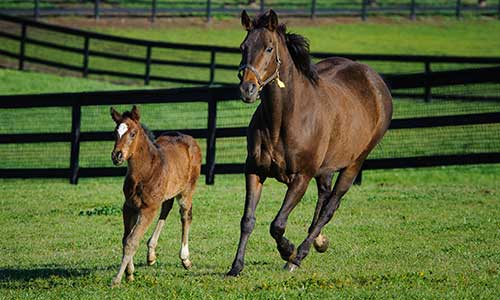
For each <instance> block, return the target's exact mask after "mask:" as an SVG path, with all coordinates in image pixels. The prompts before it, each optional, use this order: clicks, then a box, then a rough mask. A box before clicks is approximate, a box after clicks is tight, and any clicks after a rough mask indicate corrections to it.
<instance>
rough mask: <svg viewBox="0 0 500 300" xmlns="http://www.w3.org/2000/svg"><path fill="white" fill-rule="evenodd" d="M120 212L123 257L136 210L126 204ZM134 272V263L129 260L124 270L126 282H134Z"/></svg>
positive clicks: (136, 213) (134, 222) (135, 220)
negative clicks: (121, 216)
mask: <svg viewBox="0 0 500 300" xmlns="http://www.w3.org/2000/svg"><path fill="white" fill-rule="evenodd" d="M122 212H123V227H124V231H123V238H122V247H123V255H124V254H125V244H126V242H127V237H128V236H129V234H130V232H131V231H132V229H133V228H134V226H135V224H136V223H137V216H138V211H137V210H136V209H133V208H131V207H129V206H128V205H127V204H124V205H123V209H122ZM134 270H135V268H134V261H133V259H130V262H129V263H128V265H127V269H126V274H127V280H128V281H133V280H134Z"/></svg>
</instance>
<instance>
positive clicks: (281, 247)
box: [270, 174, 311, 261]
mask: <svg viewBox="0 0 500 300" xmlns="http://www.w3.org/2000/svg"><path fill="white" fill-rule="evenodd" d="M310 180H311V177H309V176H305V175H301V174H297V175H295V177H294V178H293V180H292V182H291V183H289V184H288V190H287V191H286V195H285V200H284V201H283V204H282V205H281V208H280V210H279V212H278V215H277V216H276V218H274V221H273V222H272V223H271V228H270V232H271V236H272V237H273V238H274V240H275V241H276V245H277V246H278V251H279V253H280V255H281V258H282V259H284V260H285V261H288V260H289V259H291V258H292V257H293V256H295V246H294V245H293V244H292V243H291V242H290V241H289V240H288V239H286V238H285V237H284V236H283V235H284V234H285V228H286V223H287V220H288V216H289V215H290V213H291V212H292V210H293V209H294V208H295V206H297V204H298V203H299V202H300V200H301V199H302V197H303V196H304V193H305V192H306V190H307V186H308V184H309V181H310Z"/></svg>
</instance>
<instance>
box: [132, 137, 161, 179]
mask: <svg viewBox="0 0 500 300" xmlns="http://www.w3.org/2000/svg"><path fill="white" fill-rule="evenodd" d="M140 135H141V137H140V138H141V139H143V141H139V142H140V144H139V145H138V147H137V148H136V151H135V152H134V154H133V155H132V157H131V158H130V159H129V160H128V174H129V176H131V177H132V178H134V179H135V180H137V181H142V180H148V179H150V178H151V176H152V175H153V174H154V171H155V169H156V168H155V167H156V166H155V164H158V163H159V162H160V163H161V162H162V160H161V158H160V151H159V150H158V148H157V147H156V146H155V145H154V144H153V142H152V141H150V140H149V138H148V137H147V135H146V133H145V132H143V131H140ZM137 137H139V134H138V136H137Z"/></svg>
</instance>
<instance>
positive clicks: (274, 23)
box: [266, 9, 278, 31]
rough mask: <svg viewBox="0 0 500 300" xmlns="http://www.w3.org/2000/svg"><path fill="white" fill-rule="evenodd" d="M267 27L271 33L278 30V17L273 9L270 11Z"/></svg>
mask: <svg viewBox="0 0 500 300" xmlns="http://www.w3.org/2000/svg"><path fill="white" fill-rule="evenodd" d="M266 27H267V29H269V30H270V31H275V30H276V28H278V15H277V14H276V13H275V12H274V10H272V9H270V10H269V15H268V17H267V26H266Z"/></svg>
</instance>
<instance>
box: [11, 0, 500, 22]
mask: <svg viewBox="0 0 500 300" xmlns="http://www.w3.org/2000/svg"><path fill="white" fill-rule="evenodd" d="M17 2H18V3H20V2H22V1H17ZM24 2H25V3H28V2H31V3H32V4H33V8H32V9H29V8H24V9H20V8H5V9H3V10H4V12H5V13H8V14H14V15H23V16H28V15H31V16H33V17H34V18H39V17H40V16H59V15H82V16H93V17H94V18H96V19H99V18H100V17H103V16H117V15H119V16H124V15H125V16H126V15H133V16H147V17H149V18H150V20H151V21H154V20H155V19H156V18H157V17H158V16H159V15H186V14H187V15H204V16H205V17H206V20H207V21H208V22H209V21H210V20H211V19H212V16H213V15H214V14H225V15H228V14H229V15H235V14H239V13H240V12H241V9H242V4H245V3H237V2H234V3H230V2H227V1H225V2H222V1H213V0H200V1H191V3H189V4H190V5H185V6H180V7H179V6H178V5H175V2H170V3H169V2H163V1H161V0H160V1H159V0H147V1H135V3H134V1H129V2H130V4H135V5H134V6H133V7H132V6H131V7H127V6H126V5H123V3H119V2H115V1H103V0H89V1H80V3H79V4H80V5H79V6H78V3H73V6H72V7H63V6H61V7H57V6H56V7H47V8H42V5H41V4H43V3H44V2H45V3H47V4H48V3H50V2H51V1H47V0H45V1H44V0H26V1H24ZM243 2H248V1H243ZM254 2H255V4H258V5H253V6H246V9H247V10H249V11H250V12H263V11H264V10H266V9H268V8H273V9H275V10H276V11H277V12H278V13H279V14H282V15H293V16H302V17H310V18H315V17H317V16H359V17H360V18H361V19H362V20H366V19H367V17H368V16H369V15H370V14H384V15H408V16H409V18H410V19H412V20H414V19H415V18H416V16H417V15H418V14H419V13H421V14H426V15H428V14H448V15H450V14H451V15H455V16H456V18H457V19H460V18H461V17H462V14H463V12H471V11H472V12H475V13H477V14H489V15H495V14H497V15H498V16H499V18H500V3H493V4H492V3H489V5H488V6H485V7H481V6H478V5H476V3H474V4H472V5H471V4H464V3H463V1H462V0H454V1H446V2H445V3H442V4H440V3H439V2H438V3H434V4H432V5H430V4H429V1H418V0H407V2H406V3H405V1H400V2H397V1H396V2H390V3H384V1H378V4H377V5H370V3H372V2H375V1H370V0H362V1H359V3H356V2H348V1H346V2H336V1H330V2H327V1H317V0H304V1H302V2H297V1H296V2H293V3H292V2H288V1H267V3H266V1H265V0H258V1H254ZM421 2H422V3H421ZM448 2H450V3H448ZM86 3H87V4H90V5H85V4H86ZM103 3H104V4H107V6H106V7H103V5H102V4H103ZM185 4H186V3H185ZM110 5H111V7H110ZM356 6H357V7H356ZM243 7H245V5H243Z"/></svg>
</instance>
